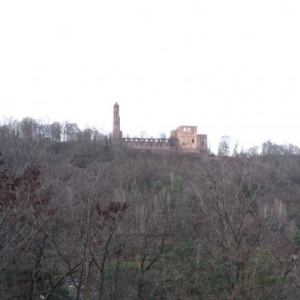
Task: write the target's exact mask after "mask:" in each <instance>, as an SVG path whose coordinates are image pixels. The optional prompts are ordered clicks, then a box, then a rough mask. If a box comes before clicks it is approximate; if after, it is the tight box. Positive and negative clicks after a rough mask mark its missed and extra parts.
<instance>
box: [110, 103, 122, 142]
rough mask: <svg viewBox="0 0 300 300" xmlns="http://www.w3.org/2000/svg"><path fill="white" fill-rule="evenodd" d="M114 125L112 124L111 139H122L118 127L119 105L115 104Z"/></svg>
mask: <svg viewBox="0 0 300 300" xmlns="http://www.w3.org/2000/svg"><path fill="white" fill-rule="evenodd" d="M113 119H114V123H113V133H112V137H113V139H114V140H118V139H121V138H122V131H121V125H120V113H119V104H118V103H117V102H116V103H115V105H114V117H113Z"/></svg>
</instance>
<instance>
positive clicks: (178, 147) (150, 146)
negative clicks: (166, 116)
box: [112, 103, 207, 153]
mask: <svg viewBox="0 0 300 300" xmlns="http://www.w3.org/2000/svg"><path fill="white" fill-rule="evenodd" d="M112 138H113V140H114V141H115V142H117V143H119V144H120V145H121V146H122V147H126V148H130V149H139V150H153V151H171V152H173V151H180V152H189V153H206V152H207V135H206V134H198V132H197V126H188V125H185V126H179V127H177V129H175V130H172V131H171V133H170V137H169V138H129V137H127V138H124V137H123V136H122V131H121V124H120V107H119V104H118V103H115V105H114V110H113V131H112Z"/></svg>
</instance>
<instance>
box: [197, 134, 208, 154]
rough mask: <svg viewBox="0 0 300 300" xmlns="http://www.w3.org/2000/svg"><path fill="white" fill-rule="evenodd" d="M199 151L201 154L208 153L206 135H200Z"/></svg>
mask: <svg viewBox="0 0 300 300" xmlns="http://www.w3.org/2000/svg"><path fill="white" fill-rule="evenodd" d="M197 141H198V145H197V146H198V149H199V152H201V153H206V152H207V135H206V134H198V139H197Z"/></svg>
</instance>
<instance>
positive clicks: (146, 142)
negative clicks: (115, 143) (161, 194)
mask: <svg viewBox="0 0 300 300" xmlns="http://www.w3.org/2000/svg"><path fill="white" fill-rule="evenodd" d="M122 146H123V147H126V148H130V149H140V150H161V151H177V150H178V140H177V139H173V138H172V139H160V138H123V139H122Z"/></svg>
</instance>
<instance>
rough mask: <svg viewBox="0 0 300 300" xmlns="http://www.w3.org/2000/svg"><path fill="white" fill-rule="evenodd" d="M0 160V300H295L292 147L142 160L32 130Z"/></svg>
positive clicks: (25, 125)
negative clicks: (258, 151) (231, 154)
mask: <svg viewBox="0 0 300 300" xmlns="http://www.w3.org/2000/svg"><path fill="white" fill-rule="evenodd" d="M223 142H224V141H222V143H223ZM221 146H222V147H223V148H224V145H221ZM225 146H226V145H225ZM225 148H226V147H225ZM221 149H222V148H221ZM227 150H228V149H227V148H226V151H227ZM0 152H1V156H0V299H22V300H23V299H28V300H29V299H49V300H50V299H51V300H52V299H78V300H79V299H85V300H87V299H105V300H106V299H107V300H108V299H170V300H171V299H172V300H175V299H237V300H238V299H299V298H300V290H299V287H300V286H299V285H300V278H299V272H300V271H299V259H300V258H299V251H300V248H299V247H300V232H299V228H298V225H299V222H300V214H299V212H300V201H299V195H300V155H299V153H298V152H299V151H298V148H297V147H294V146H288V147H286V146H278V145H274V144H272V143H270V142H267V143H265V144H264V147H263V151H262V153H261V154H257V152H256V151H253V149H252V151H250V152H249V153H237V152H236V151H235V152H234V155H235V156H234V157H229V156H226V155H222V151H220V153H219V154H220V155H219V156H217V157H208V156H205V155H202V156H199V155H182V154H168V155H167V154H157V153H150V152H144V153H141V152H136V151H129V150H126V149H121V148H120V147H117V146H116V145H114V144H113V143H112V142H111V140H110V138H109V137H107V136H104V135H101V134H99V133H98V132H97V131H96V130H94V129H87V130H85V131H80V130H79V129H78V127H77V126H76V124H70V123H65V124H59V123H53V124H50V125H43V124H41V123H40V122H37V121H35V120H32V119H28V118H27V119H24V120H23V121H21V122H17V121H10V122H7V123H6V124H4V125H2V126H0ZM227 152H228V151H227ZM227 152H226V154H228V153H227ZM223 154H224V152H223Z"/></svg>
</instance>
